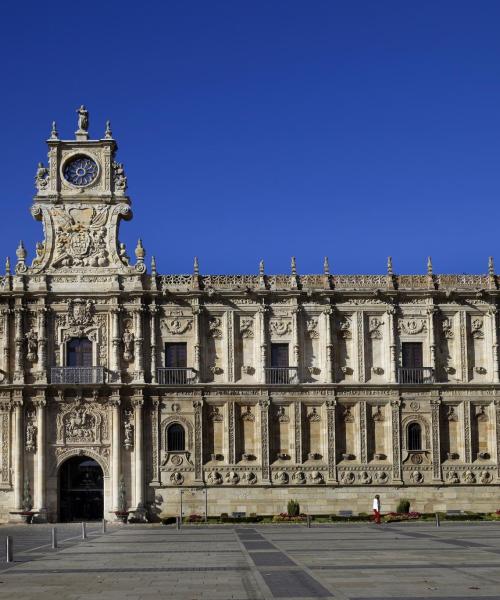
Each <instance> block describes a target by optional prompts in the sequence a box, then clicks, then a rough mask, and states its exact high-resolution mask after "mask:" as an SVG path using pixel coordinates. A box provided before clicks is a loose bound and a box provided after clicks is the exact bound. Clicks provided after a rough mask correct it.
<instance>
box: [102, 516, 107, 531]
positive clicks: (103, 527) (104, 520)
mask: <svg viewBox="0 0 500 600" xmlns="http://www.w3.org/2000/svg"><path fill="white" fill-rule="evenodd" d="M102 532H103V533H106V519H103V520H102Z"/></svg>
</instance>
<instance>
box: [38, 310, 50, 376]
mask: <svg viewBox="0 0 500 600" xmlns="http://www.w3.org/2000/svg"><path fill="white" fill-rule="evenodd" d="M48 310H49V309H48V308H47V307H46V306H43V307H42V308H40V309H39V310H38V370H39V371H40V381H41V382H42V383H45V382H46V381H47V313H48Z"/></svg>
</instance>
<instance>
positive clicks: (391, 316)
mask: <svg viewBox="0 0 500 600" xmlns="http://www.w3.org/2000/svg"><path fill="white" fill-rule="evenodd" d="M395 316H396V307H395V306H394V305H393V304H389V305H388V306H387V327H388V329H389V383H396V381H397V379H396V374H397V364H396V363H397V355H396V334H395V322H394V321H395Z"/></svg>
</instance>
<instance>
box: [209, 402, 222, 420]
mask: <svg viewBox="0 0 500 600" xmlns="http://www.w3.org/2000/svg"><path fill="white" fill-rule="evenodd" d="M209 418H210V419H211V420H212V421H215V422H221V421H223V420H224V417H223V416H222V413H221V411H220V408H219V407H218V406H213V407H212V410H211V411H210V415H209Z"/></svg>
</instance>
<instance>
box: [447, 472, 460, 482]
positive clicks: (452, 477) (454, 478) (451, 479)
mask: <svg viewBox="0 0 500 600" xmlns="http://www.w3.org/2000/svg"><path fill="white" fill-rule="evenodd" d="M446 481H447V482H448V483H460V477H459V476H458V473H457V472H456V471H450V472H449V473H448V475H447V476H446Z"/></svg>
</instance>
